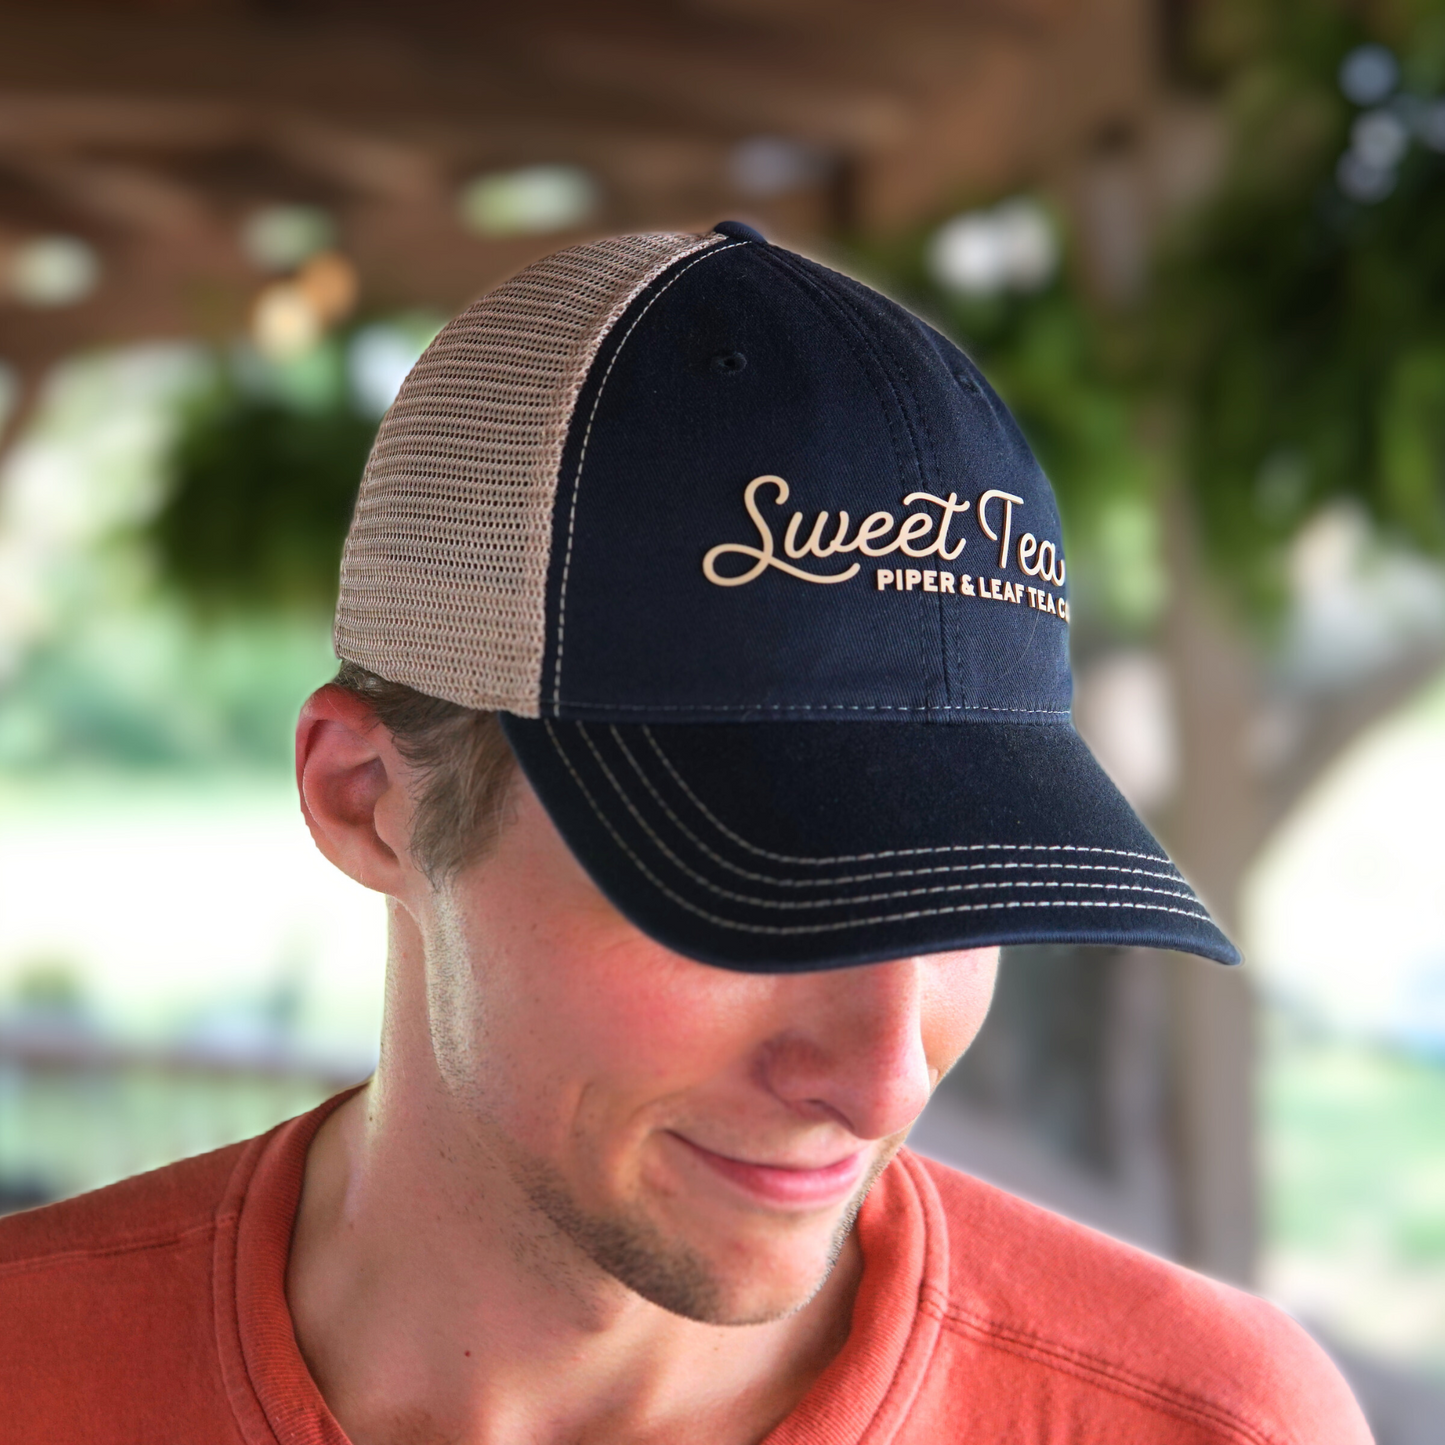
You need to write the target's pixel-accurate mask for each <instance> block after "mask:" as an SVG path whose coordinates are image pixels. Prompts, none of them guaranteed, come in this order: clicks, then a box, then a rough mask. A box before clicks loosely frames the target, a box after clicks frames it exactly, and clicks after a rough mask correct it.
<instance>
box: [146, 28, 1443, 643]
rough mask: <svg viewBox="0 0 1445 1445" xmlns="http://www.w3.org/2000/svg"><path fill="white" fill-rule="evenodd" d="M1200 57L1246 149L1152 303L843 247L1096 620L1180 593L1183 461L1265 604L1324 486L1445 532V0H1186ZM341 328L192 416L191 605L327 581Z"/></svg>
mask: <svg viewBox="0 0 1445 1445" xmlns="http://www.w3.org/2000/svg"><path fill="white" fill-rule="evenodd" d="M1370 41H1372V42H1376V43H1381V44H1384V45H1387V46H1389V47H1390V48H1391V49H1392V51H1393V53H1394V54H1395V56H1396V57H1397V58H1398V60H1399V66H1400V78H1399V84H1398V86H1397V87H1396V88H1395V90H1394V92H1393V94H1392V95H1391V96H1389V97H1387V98H1385V99H1383V100H1381V101H1380V102H1379V103H1378V104H1375V103H1373V102H1372V103H1371V106H1368V107H1364V108H1362V107H1361V106H1359V105H1356V104H1354V103H1352V102H1351V101H1350V100H1348V99H1347V98H1346V96H1345V95H1344V94H1343V93H1342V91H1341V86H1340V80H1339V75H1340V66H1341V63H1342V61H1343V60H1344V59H1345V57H1346V56H1348V55H1349V54H1350V53H1351V52H1352V51H1353V50H1354V49H1355V48H1356V47H1357V46H1359V45H1360V44H1362V43H1364V42H1370ZM1181 63H1182V64H1183V65H1184V66H1185V67H1186V69H1187V70H1188V71H1189V77H1188V79H1189V81H1190V83H1192V84H1194V85H1195V86H1198V87H1204V88H1207V89H1208V90H1209V92H1210V93H1211V94H1212V95H1213V97H1214V98H1215V100H1216V102H1217V105H1218V108H1219V110H1220V112H1221V114H1222V115H1223V117H1224V119H1225V122H1226V127H1227V132H1228V136H1229V144H1228V155H1227V160H1226V164H1225V166H1224V171H1223V174H1222V177H1221V178H1220V182H1219V184H1218V186H1217V188H1216V190H1215V193H1214V194H1213V196H1212V198H1211V200H1210V201H1209V203H1208V204H1207V205H1206V206H1204V207H1203V208H1202V209H1201V210H1196V211H1195V212H1194V213H1192V214H1190V215H1188V216H1186V217H1183V218H1181V219H1180V222H1179V224H1178V225H1177V227H1176V229H1175V230H1174V232H1173V233H1172V234H1170V235H1167V236H1166V237H1165V238H1164V240H1163V243H1162V245H1161V246H1160V248H1159V254H1158V256H1157V258H1156V259H1157V265H1156V266H1155V268H1154V274H1153V277H1152V281H1151V284H1150V285H1149V286H1148V287H1147V288H1145V290H1144V291H1143V292H1142V294H1141V298H1140V299H1139V300H1138V301H1136V302H1133V303H1131V304H1129V305H1122V306H1121V305H1113V306H1109V305H1103V304H1100V303H1099V302H1098V301H1097V300H1096V299H1094V298H1092V297H1091V296H1090V294H1089V292H1088V288H1087V287H1086V286H1084V285H1083V284H1082V283H1081V275H1080V267H1079V265H1078V263H1077V261H1075V262H1073V263H1071V264H1068V265H1066V266H1065V269H1064V272H1063V274H1062V276H1061V277H1059V278H1058V279H1056V280H1055V281H1054V282H1053V283H1052V284H1051V285H1049V286H1047V287H1046V288H1045V289H1043V290H1042V291H1039V292H1036V293H1034V294H1014V293H1001V294H998V295H995V296H990V297H984V298H979V297H965V296H962V295H959V294H957V293H952V292H950V291H948V290H947V289H945V288H944V287H942V286H940V285H939V284H937V283H936V282H935V281H934V280H933V279H931V277H930V275H929V271H928V267H927V265H926V255H927V245H928V240H929V234H928V231H927V230H921V231H919V232H917V233H916V234H914V235H911V236H905V237H901V238H893V239H891V240H885V241H880V240H877V239H874V240H872V241H869V242H866V243H864V242H856V243H855V244H854V245H853V246H852V248H851V250H848V251H846V252H845V259H846V260H847V261H848V263H849V264H850V265H851V266H852V267H853V268H854V269H856V270H858V271H860V272H862V273H863V274H865V275H867V276H869V277H870V278H871V279H873V280H875V281H876V282H877V283H879V284H881V285H882V286H883V287H884V288H885V289H886V290H888V291H890V292H891V293H892V294H894V295H896V296H897V297H898V298H899V299H900V300H902V301H903V302H904V303H905V304H908V305H910V306H912V307H914V308H915V309H917V310H919V311H921V312H922V313H923V314H925V315H927V316H930V317H931V318H933V319H934V320H935V321H936V322H937V323H938V324H939V325H940V326H941V328H942V329H944V330H945V331H947V332H949V333H950V334H952V335H953V336H954V337H956V338H957V339H959V340H960V341H961V342H962V343H963V344H964V345H965V346H966V347H967V348H968V350H969V351H970V352H971V353H972V354H973V355H975V357H976V358H977V359H978V361H979V362H980V364H981V365H982V366H983V368H984V370H985V372H986V373H987V374H988V375H989V377H990V379H991V380H992V381H993V382H994V384H995V385H996V387H997V388H998V390H999V391H1000V393H1001V394H1002V395H1003V397H1004V399H1005V400H1006V401H1007V402H1008V403H1009V405H1010V406H1011V407H1012V408H1013V409H1014V411H1015V412H1016V414H1017V415H1018V417H1019V420H1020V422H1021V424H1022V425H1023V428H1024V430H1025V432H1026V433H1027V434H1028V436H1029V438H1030V440H1031V441H1032V442H1033V444H1034V446H1035V447H1036V449H1037V451H1038V453H1039V456H1040V459H1041V461H1042V462H1043V464H1044V467H1045V469H1046V470H1047V471H1048V473H1049V475H1050V477H1051V479H1052V480H1053V482H1054V485H1055V487H1056V490H1057V491H1058V494H1059V499H1060V504H1061V508H1062V510H1063V513H1064V521H1065V529H1066V532H1067V533H1068V541H1069V547H1070V556H1071V561H1072V562H1075V563H1077V564H1078V565H1077V566H1075V567H1074V568H1073V578H1072V581H1073V585H1075V587H1076V588H1077V589H1079V590H1080V591H1081V592H1083V593H1084V594H1086V595H1087V596H1088V598H1089V602H1090V605H1089V606H1086V607H1083V608H1081V616H1083V617H1085V618H1087V617H1088V616H1089V615H1090V614H1091V613H1093V614H1095V615H1097V616H1099V617H1101V618H1107V619H1109V620H1110V621H1111V622H1112V623H1113V624H1114V625H1116V626H1119V627H1123V628H1125V629H1131V628H1132V629H1138V628H1141V627H1146V626H1148V625H1149V623H1150V622H1151V621H1152V620H1153V618H1154V617H1155V616H1156V615H1157V613H1158V610H1159V607H1160V604H1161V602H1162V599H1163V596H1164V590H1165V589H1164V583H1163V568H1162V565H1161V562H1160V539H1159V521H1158V518H1159V512H1160V508H1159V491H1160V486H1161V483H1162V481H1163V479H1165V478H1168V477H1178V478H1179V479H1180V481H1181V482H1182V484H1183V486H1184V487H1185V489H1186V490H1187V492H1188V493H1189V495H1190V496H1191V497H1192V499H1193V502H1194V510H1195V514H1196V516H1197V519H1198V523H1199V527H1198V530H1199V534H1200V537H1201V539H1202V543H1203V545H1204V548H1205V551H1206V553H1207V555H1208V557H1209V558H1210V560H1211V561H1212V563H1213V564H1214V567H1215V569H1216V571H1217V572H1218V574H1219V575H1220V576H1221V577H1222V578H1223V579H1224V580H1225V581H1226V582H1227V583H1228V584H1230V586H1231V588H1232V590H1233V593H1234V595H1235V596H1236V598H1237V599H1238V600H1239V601H1240V603H1241V605H1242V607H1243V609H1244V611H1245V612H1246V613H1248V614H1250V615H1252V616H1254V617H1256V618H1268V617H1270V616H1271V615H1272V614H1273V613H1274V612H1276V611H1277V609H1278V605H1279V603H1280V602H1281V600H1282V598H1283V595H1284V581H1283V579H1284V568H1283V566H1282V562H1283V558H1284V551H1285V547H1286V545H1287V543H1288V542H1289V540H1290V539H1291V538H1292V537H1293V536H1294V535H1295V534H1296V533H1297V531H1298V530H1299V528H1300V527H1301V526H1302V525H1303V523H1304V522H1305V521H1307V520H1308V518H1309V517H1310V516H1311V515H1312V514H1313V513H1315V512H1316V511H1317V510H1318V509H1319V508H1320V506H1321V505H1323V504H1325V503H1328V502H1330V501H1331V500H1335V499H1340V498H1349V499H1353V500H1354V501H1356V502H1357V503H1359V504H1361V505H1362V506H1363V507H1364V508H1365V509H1366V510H1367V511H1368V512H1369V513H1370V515H1371V516H1372V517H1373V518H1374V519H1375V520H1376V522H1377V523H1378V524H1379V525H1380V526H1381V527H1382V529H1383V530H1384V532H1385V533H1386V535H1387V536H1389V537H1391V538H1392V539H1395V540H1399V541H1403V542H1406V543H1408V544H1410V545H1412V546H1415V547H1418V548H1421V549H1424V550H1427V551H1435V552H1440V551H1445V110H1442V111H1441V112H1440V116H1439V117H1438V120H1439V132H1440V133H1439V135H1438V136H1437V135H1436V134H1435V132H1434V131H1431V129H1430V126H1429V124H1426V120H1427V112H1428V111H1429V107H1430V106H1431V105H1432V104H1434V103H1436V102H1437V101H1440V100H1441V96H1442V86H1445V0H1392V3H1375V4H1369V5H1360V4H1347V3H1345V0H1215V3H1212V4H1209V5H1201V6H1197V7H1192V8H1191V10H1190V12H1189V20H1188V25H1187V26H1186V29H1185V32H1184V36H1183V44H1182V61H1181ZM1367 110H1368V111H1369V113H1370V114H1371V115H1373V116H1375V118H1376V119H1377V120H1378V118H1379V117H1380V116H1382V115H1388V116H1389V117H1393V118H1394V120H1395V121H1398V122H1399V123H1400V125H1401V127H1402V128H1403V133H1408V135H1409V139H1408V142H1407V144H1406V147H1405V153H1404V154H1403V157H1401V158H1400V159H1399V162H1398V165H1397V166H1395V167H1394V169H1393V170H1392V171H1391V180H1390V184H1389V185H1388V186H1386V187H1385V188H1384V189H1383V190H1382V191H1381V192H1380V194H1379V196H1378V197H1377V198H1372V199H1352V198H1351V195H1350V194H1349V192H1350V190H1351V188H1350V186H1349V185H1343V188H1342V182H1341V181H1340V180H1339V179H1338V176H1337V168H1338V167H1339V165H1340V163H1341V157H1342V156H1344V155H1345V153H1346V151H1347V149H1349V147H1350V146H1351V144H1352V141H1351V136H1352V128H1354V127H1356V126H1357V123H1358V122H1359V120H1360V118H1361V116H1362V115H1364V114H1365V113H1366V111H1367ZM1390 123H1393V122H1390ZM1427 142H1428V143H1427ZM1432 147H1434V148H1432ZM1357 189H1358V188H1356V190H1357ZM340 345H341V342H340V341H339V340H338V339H336V338H333V339H332V340H330V341H328V342H327V343H325V345H324V346H323V347H321V348H318V349H317V351H316V352H315V353H314V354H312V355H311V356H309V357H308V358H305V359H304V360H303V361H302V362H298V363H296V364H294V365H293V366H292V367H291V369H290V371H291V373H293V374H289V375H288V376H285V377H282V376H281V373H280V372H276V373H275V374H274V375H272V376H271V377H270V379H269V380H268V381H266V384H265V385H262V386H258V385H257V384H256V375H255V374H254V373H255V367H254V366H252V370H251V373H250V374H248V373H247V372H246V368H244V367H239V368H238V367H236V366H231V367H229V368H223V369H222V376H221V380H220V382H219V383H218V386H217V388H216V389H215V390H214V391H213V392H211V393H209V394H208V395H206V396H205V397H203V398H201V399H199V400H198V401H197V402H196V403H195V404H194V406H193V407H192V408H191V410H190V412H189V413H188V416H187V419H186V423H185V425H184V427H183V428H182V432H181V436H180V438H179V441H178V443H177V446H176V449H175V453H174V489H173V492H172V494H171V497H170V500H169V502H168V503H167V505H166V506H165V508H164V509H163V511H162V512H161V514H160V516H159V518H158V520H157V522H156V524H155V527H154V529H153V536H154V540H155V542H156V545H157V547H158V550H159V554H160V556H161V559H162V562H163V566H164V569H165V571H166V573H167V575H168V576H169V577H170V578H171V580H173V581H174V582H175V583H176V584H177V585H178V586H179V587H180V588H181V589H182V590H183V591H184V592H185V594H186V595H187V596H188V597H190V598H191V599H192V600H194V601H196V602H199V603H201V604H202V605H204V606H207V607H213V608H214V607H217V606H231V605H237V604H239V605H243V606H254V605H258V604H264V605H273V604H282V605H289V604H291V603H295V602H303V603H307V604H311V603H315V602H318V601H325V600H329V598H330V597H331V596H332V595H333V592H334V586H335V576H336V561H337V557H338V555H339V548H340V542H341V536H342V533H343V531H344V528H345V525H346V521H347V518H348V516H349V512H350V506H351V498H352V496H353V495H354V490H355V486H356V482H357V479H358V477H359V475H360V471H361V465H362V460H363V457H364V455H365V451H366V446H367V443H368V440H369V437H370V435H371V423H370V421H369V419H368V418H366V417H364V416H360V415H358V414H357V413H356V412H355V411H354V409H353V408H352V405H351V404H350V402H349V401H348V399H347V396H346V394H345V391H346V389H345V386H344V384H343V379H342V376H341V373H342V369H343V368H342V360H341V350H340V349H339V348H340ZM253 360H254V359H253ZM283 370H284V369H283ZM273 371H274V368H273ZM278 377H279V378H280V381H283V382H284V383H285V384H280V383H279V382H278ZM328 377H329V378H330V380H329V381H328V379H327V378H328ZM1095 603H1097V606H1095V605H1094V604H1095Z"/></svg>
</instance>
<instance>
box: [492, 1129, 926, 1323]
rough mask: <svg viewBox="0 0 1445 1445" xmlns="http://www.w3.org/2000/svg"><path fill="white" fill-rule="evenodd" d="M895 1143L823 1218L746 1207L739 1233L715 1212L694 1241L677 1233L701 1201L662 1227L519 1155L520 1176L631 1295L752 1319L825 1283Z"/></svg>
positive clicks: (668, 1306) (778, 1315)
mask: <svg viewBox="0 0 1445 1445" xmlns="http://www.w3.org/2000/svg"><path fill="white" fill-rule="evenodd" d="M901 1142H902V1139H901V1137H900V1139H899V1141H898V1143H899V1144H901ZM897 1147H898V1144H895V1145H894V1146H893V1147H892V1148H889V1149H887V1150H885V1151H883V1152H882V1153H881V1154H880V1156H879V1157H878V1158H877V1159H875V1161H874V1162H873V1165H872V1167H871V1168H870V1169H869V1171H868V1175H867V1177H866V1178H865V1179H864V1180H863V1181H862V1182H861V1184H860V1186H859V1188H858V1189H857V1191H856V1192H855V1193H854V1195H853V1197H852V1198H851V1199H850V1200H849V1201H848V1202H847V1204H845V1205H844V1206H843V1207H842V1208H840V1209H839V1210H838V1211H837V1214H836V1215H835V1217H834V1219H833V1220H832V1222H831V1225H829V1224H828V1223H827V1222H825V1221H821V1220H817V1219H814V1220H810V1221H807V1222H804V1221H802V1220H800V1219H797V1218H796V1217H795V1218H793V1219H791V1220H788V1219H783V1218H777V1217H774V1218H772V1219H770V1220H769V1219H760V1218H758V1217H757V1216H756V1215H754V1216H752V1218H751V1219H750V1220H749V1221H748V1222H747V1224H746V1225H744V1226H743V1229H742V1233H740V1234H735V1233H734V1231H733V1228H729V1225H728V1224H727V1223H724V1222H722V1221H721V1220H720V1221H718V1229H717V1232H716V1233H714V1234H711V1235H710V1236H709V1237H708V1238H706V1239H702V1240H690V1239H689V1238H688V1237H687V1236H688V1235H690V1234H695V1233H696V1232H698V1231H699V1230H701V1229H703V1228H705V1221H706V1218H707V1215H708V1214H709V1213H710V1211H709V1210H707V1209H705V1208H704V1209H702V1210H700V1211H699V1212H698V1213H697V1214H696V1215H691V1216H689V1217H687V1218H684V1219H677V1220H674V1221H671V1227H667V1226H665V1225H661V1224H659V1223H658V1222H656V1221H655V1220H654V1219H653V1218H651V1217H650V1215H649V1214H648V1213H647V1212H645V1211H643V1210H642V1209H637V1208H623V1209H618V1210H609V1211H607V1212H605V1213H602V1212H593V1211H591V1210H588V1209H585V1208H584V1207H583V1206H582V1205H581V1204H580V1203H579V1202H578V1200H577V1199H576V1197H575V1196H574V1195H573V1194H572V1192H571V1191H570V1190H569V1189H568V1188H567V1186H566V1184H565V1182H564V1180H563V1179H562V1177H561V1176H560V1175H559V1174H557V1173H556V1172H554V1171H553V1170H552V1169H550V1168H549V1167H547V1166H545V1165H542V1164H540V1163H538V1162H537V1161H529V1165H528V1167H525V1168H524V1169H523V1170H522V1171H521V1174H520V1177H521V1181H522V1183H523V1185H524V1188H525V1190H526V1193H527V1195H528V1198H529V1199H530V1201H531V1203H532V1206H533V1208H534V1209H536V1210H537V1212H538V1213H539V1214H541V1215H543V1216H545V1218H546V1219H547V1220H548V1221H549V1222H550V1223H551V1224H552V1226H553V1227H554V1228H555V1229H557V1230H558V1231H559V1233H561V1234H562V1235H564V1236H565V1237H566V1238H567V1239H568V1240H569V1241H570V1242H571V1243H572V1244H573V1245H574V1246H575V1247H576V1248H577V1249H579V1250H580V1251H581V1252H582V1253H583V1254H584V1255H586V1256H587V1258H588V1259H590V1260H591V1261H592V1263H593V1264H594V1265H595V1266H596V1267H597V1268H599V1269H600V1270H601V1271H603V1272H604V1273H605V1274H608V1275H611V1276H612V1278H613V1279H615V1280H617V1281H618V1282H619V1283H620V1284H622V1285H625V1286H626V1287H627V1288H628V1289H629V1290H631V1291H632V1292H633V1293H634V1294H637V1295H640V1296H641V1297H642V1298H643V1299H645V1300H647V1301H649V1303H651V1304H655V1305H657V1306H658V1307H659V1308H660V1309H665V1310H667V1311H669V1312H670V1313H671V1314H675V1315H681V1316H682V1317H683V1318H684V1319H690V1320H696V1321H698V1322H699V1323H701V1324H709V1325H757V1324H767V1323H769V1322H771V1321H774V1320H779V1319H783V1318H786V1317H787V1316H788V1315H791V1314H795V1313H797V1311H798V1310H800V1309H802V1308H803V1307H804V1306H805V1305H807V1304H808V1302H809V1301H810V1300H812V1299H813V1297H814V1296H815V1295H816V1294H817V1293H818V1291H819V1290H821V1289H822V1288H823V1286H824V1284H826V1283H827V1281H828V1279H829V1278H830V1277H831V1275H832V1273H833V1270H834V1269H835V1267H836V1266H837V1263H838V1260H839V1258H840V1256H841V1255H842V1253H843V1250H844V1248H845V1246H846V1244H847V1241H848V1237H849V1235H850V1234H851V1233H852V1229H853V1224H854V1221H855V1220H856V1219H857V1217H858V1211H859V1209H861V1208H862V1205H863V1201H864V1200H865V1199H866V1198H867V1196H868V1192H869V1190H870V1189H871V1188H872V1187H873V1184H874V1182H875V1181H876V1180H877V1178H878V1175H879V1174H880V1173H881V1172H882V1171H883V1169H884V1168H885V1167H886V1166H887V1164H888V1162H889V1160H890V1159H891V1158H892V1157H893V1154H894V1153H895V1152H896V1151H897ZM732 1223H733V1225H734V1227H736V1221H732Z"/></svg>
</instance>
